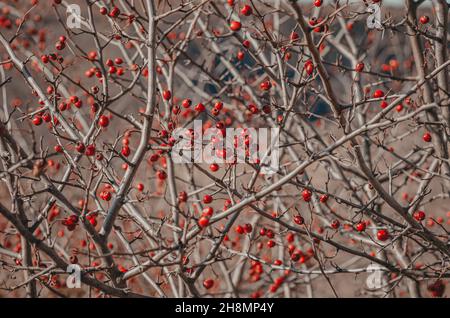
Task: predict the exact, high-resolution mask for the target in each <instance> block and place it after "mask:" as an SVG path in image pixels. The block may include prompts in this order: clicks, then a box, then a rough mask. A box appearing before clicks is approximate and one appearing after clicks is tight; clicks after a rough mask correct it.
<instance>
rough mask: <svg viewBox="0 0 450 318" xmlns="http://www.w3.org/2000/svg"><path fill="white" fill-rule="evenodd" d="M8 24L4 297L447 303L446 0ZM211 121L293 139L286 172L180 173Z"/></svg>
mask: <svg viewBox="0 0 450 318" xmlns="http://www.w3.org/2000/svg"><path fill="white" fill-rule="evenodd" d="M372 2H373V3H378V5H380V6H381V11H382V15H381V17H382V20H381V25H382V29H381V28H379V29H370V28H369V27H368V25H367V23H366V21H367V19H368V18H369V15H370V14H369V13H368V12H367V9H368V6H369V5H370V4H371V3H372ZM74 4H75V5H77V6H78V8H80V14H81V15H80V20H78V19H77V17H76V16H74V15H73V13H71V12H72V11H70V10H69V11H68V8H72V7H71V6H72V5H74ZM0 10H1V12H0V96H1V98H0V100H1V102H0V104H1V106H2V107H1V109H0V113H1V115H0V119H1V120H0V137H1V139H0V161H1V165H0V175H1V196H0V295H2V296H7V297H25V296H27V297H39V296H41V297H61V296H72V297H73V296H79V297H142V296H146V297H324V296H325V297H342V296H351V297H354V296H363V297H371V296H376V297H443V296H445V289H446V284H447V281H448V277H449V276H450V272H449V266H450V245H449V232H448V229H449V224H450V212H448V211H449V210H450V208H449V207H448V205H447V204H449V203H450V200H449V195H450V160H449V155H450V153H449V142H448V139H449V136H450V135H449V133H450V108H449V107H450V95H449V94H450V86H449V69H450V67H449V64H450V60H449V59H448V48H449V46H448V39H449V33H448V31H449V30H448V17H449V14H448V11H449V4H448V3H447V2H446V1H444V0H433V1H423V0H418V1H413V0H404V1H399V6H398V7H389V6H387V5H383V4H382V3H381V1H378V0H377V1H375V0H364V1H322V0H315V1H313V0H306V1H288V0H286V1H281V0H273V1H265V0H258V1H257V0H241V1H239V0H227V1H222V0H219V1H212V0H193V1H186V0H182V1H175V0H165V1H153V0H143V1H134V0H115V1H98V0H95V1H94V0H79V1H76V0H70V1H68V0H67V1H66V0H47V1H42V0H41V1H38V0H14V1H7V2H1V3H0ZM77 22H79V25H78V26H76V23H77ZM74 23H75V26H74ZM194 120H201V121H202V124H203V128H204V129H207V128H209V127H216V128H217V129H218V130H219V131H220V132H221V133H222V134H225V129H226V128H229V127H235V128H243V129H244V132H245V129H249V128H279V129H280V130H279V131H280V133H279V140H280V147H279V149H278V151H279V157H280V164H279V170H278V171H277V172H276V173H274V174H263V173H261V169H262V167H263V166H264V165H265V161H264V160H262V158H259V161H256V162H250V161H248V162H247V163H237V162H228V163H202V162H188V163H175V162H174V161H173V158H172V156H171V151H172V149H173V147H174V146H176V145H177V143H179V142H181V141H180V138H176V137H175V136H174V135H173V132H174V131H175V129H177V128H181V127H184V128H186V129H190V130H188V134H186V136H184V137H183V138H182V139H184V140H191V138H192V137H193V136H194V135H195V132H194V131H193V129H192V125H193V121H194ZM249 139H250V137H249V136H248V135H247V134H245V133H244V134H242V135H240V136H237V138H236V142H237V143H238V142H244V144H245V143H249V142H250V141H251V140H249ZM271 147H272V145H270V146H269V149H270V148H271ZM217 151H218V153H219V154H220V155H225V153H233V149H226V148H222V149H217ZM274 151H275V150H274ZM249 152H250V151H248V150H247V156H250V153H249ZM70 264H76V265H79V266H80V268H81V286H80V288H69V287H71V284H70V283H71V281H70V280H69V279H72V278H73V277H72V276H70V277H69V276H68V275H69V274H68V272H67V267H68V266H69V265H70Z"/></svg>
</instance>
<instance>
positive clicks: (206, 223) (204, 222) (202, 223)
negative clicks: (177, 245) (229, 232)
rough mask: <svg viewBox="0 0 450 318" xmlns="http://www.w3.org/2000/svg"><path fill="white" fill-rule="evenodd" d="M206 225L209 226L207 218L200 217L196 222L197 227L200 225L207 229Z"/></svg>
mask: <svg viewBox="0 0 450 318" xmlns="http://www.w3.org/2000/svg"><path fill="white" fill-rule="evenodd" d="M208 224H209V218H207V217H206V216H202V217H201V218H200V219H199V220H198V225H200V227H207V226H208Z"/></svg>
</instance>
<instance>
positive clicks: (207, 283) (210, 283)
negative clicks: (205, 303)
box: [203, 279, 214, 289]
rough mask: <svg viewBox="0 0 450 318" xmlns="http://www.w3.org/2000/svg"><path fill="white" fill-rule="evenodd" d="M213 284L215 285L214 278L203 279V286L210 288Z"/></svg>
mask: <svg viewBox="0 0 450 318" xmlns="http://www.w3.org/2000/svg"><path fill="white" fill-rule="evenodd" d="M213 286H214V281H213V280H212V279H205V280H204V281H203V287H205V288H206V289H210V288H211V287H213Z"/></svg>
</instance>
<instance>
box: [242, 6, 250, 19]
mask: <svg viewBox="0 0 450 318" xmlns="http://www.w3.org/2000/svg"><path fill="white" fill-rule="evenodd" d="M241 13H242V15H245V16H246V17H248V16H249V15H251V14H252V13H253V9H252V7H250V6H249V5H247V4H246V5H245V6H243V7H242V9H241Z"/></svg>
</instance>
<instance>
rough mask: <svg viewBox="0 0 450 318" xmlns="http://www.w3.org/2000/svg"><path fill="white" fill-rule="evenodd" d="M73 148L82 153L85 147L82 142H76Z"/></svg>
mask: <svg viewBox="0 0 450 318" xmlns="http://www.w3.org/2000/svg"><path fill="white" fill-rule="evenodd" d="M75 149H76V150H77V151H78V152H79V153H84V151H85V150H86V147H85V146H84V144H83V143H81V142H80V143H78V144H77V145H76V147H75Z"/></svg>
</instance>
